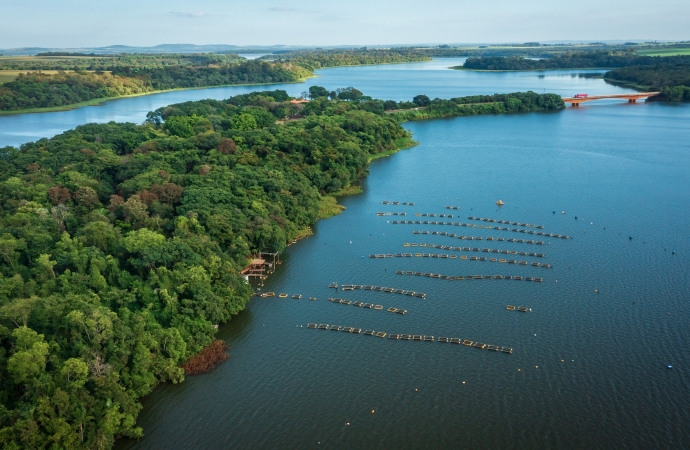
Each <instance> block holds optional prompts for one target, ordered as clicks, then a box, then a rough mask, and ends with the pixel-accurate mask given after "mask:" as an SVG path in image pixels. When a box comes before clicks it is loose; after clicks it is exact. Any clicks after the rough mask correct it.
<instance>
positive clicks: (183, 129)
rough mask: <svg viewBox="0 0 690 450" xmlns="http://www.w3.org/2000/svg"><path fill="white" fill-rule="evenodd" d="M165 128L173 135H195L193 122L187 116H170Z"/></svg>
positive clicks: (186, 136)
mask: <svg viewBox="0 0 690 450" xmlns="http://www.w3.org/2000/svg"><path fill="white" fill-rule="evenodd" d="M163 128H164V129H165V130H166V131H167V132H168V133H170V134H171V135H172V136H179V137H182V138H188V137H192V136H194V128H192V124H191V122H190V120H189V119H188V118H187V117H183V116H172V117H168V118H167V119H166V120H165V123H164V124H163Z"/></svg>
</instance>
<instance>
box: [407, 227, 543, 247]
mask: <svg viewBox="0 0 690 450" xmlns="http://www.w3.org/2000/svg"><path fill="white" fill-rule="evenodd" d="M412 234H425V235H432V236H447V237H451V238H456V239H460V240H461V241H492V242H510V243H515V244H535V245H544V241H535V240H533V239H515V238H504V237H494V236H484V237H482V236H465V235H462V234H455V233H448V232H446V231H427V230H414V231H412Z"/></svg>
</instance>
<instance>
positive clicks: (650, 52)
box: [637, 47, 690, 56]
mask: <svg viewBox="0 0 690 450" xmlns="http://www.w3.org/2000/svg"><path fill="white" fill-rule="evenodd" d="M637 54H638V55H640V56H679V55H680V56H686V55H690V47H685V48H673V47H671V48H663V47H658V48H642V49H638V50H637Z"/></svg>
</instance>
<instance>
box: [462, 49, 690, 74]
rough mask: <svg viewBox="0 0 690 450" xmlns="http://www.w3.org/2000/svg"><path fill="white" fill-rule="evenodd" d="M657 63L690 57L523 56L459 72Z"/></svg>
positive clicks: (488, 60) (468, 65)
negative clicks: (531, 57)
mask: <svg viewBox="0 0 690 450" xmlns="http://www.w3.org/2000/svg"><path fill="white" fill-rule="evenodd" d="M658 64H690V56H668V57H659V56H638V55H637V54H636V53H635V52H634V50H628V51H591V52H565V53H563V54H559V55H556V56H554V57H552V58H543V59H527V58H524V57H521V56H512V57H499V56H496V57H491V56H484V57H479V58H468V59H467V61H465V64H464V65H463V66H460V67H456V68H459V69H473V70H546V69H589V68H617V67H629V66H655V65H658Z"/></svg>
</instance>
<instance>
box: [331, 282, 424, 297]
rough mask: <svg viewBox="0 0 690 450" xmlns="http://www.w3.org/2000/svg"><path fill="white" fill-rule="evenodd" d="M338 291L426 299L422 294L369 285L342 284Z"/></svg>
mask: <svg viewBox="0 0 690 450" xmlns="http://www.w3.org/2000/svg"><path fill="white" fill-rule="evenodd" d="M340 289H341V290H343V291H354V290H363V291H377V292H386V293H389V294H402V295H408V296H410V297H417V298H426V294H425V293H423V292H415V291H407V290H405V289H396V288H392V287H384V286H371V285H367V284H343V285H341V286H340Z"/></svg>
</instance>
